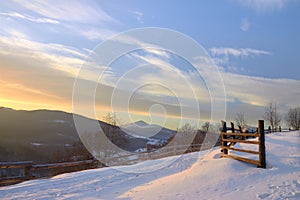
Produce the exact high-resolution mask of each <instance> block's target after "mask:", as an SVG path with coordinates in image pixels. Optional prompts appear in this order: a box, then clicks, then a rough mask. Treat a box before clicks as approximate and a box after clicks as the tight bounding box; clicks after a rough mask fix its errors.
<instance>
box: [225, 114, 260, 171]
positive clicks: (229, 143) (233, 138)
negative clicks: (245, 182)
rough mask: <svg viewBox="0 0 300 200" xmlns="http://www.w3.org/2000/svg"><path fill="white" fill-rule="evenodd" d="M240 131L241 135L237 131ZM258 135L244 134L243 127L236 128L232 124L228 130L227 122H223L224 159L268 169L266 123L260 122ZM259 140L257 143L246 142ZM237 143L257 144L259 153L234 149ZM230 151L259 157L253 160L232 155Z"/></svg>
mask: <svg viewBox="0 0 300 200" xmlns="http://www.w3.org/2000/svg"><path fill="white" fill-rule="evenodd" d="M227 130H231V132H227ZM236 130H238V131H239V133H236V132H235V131H236ZM257 130H258V131H257V133H243V132H242V129H241V127H239V129H235V128H234V124H233V123H232V122H231V127H230V128H227V126H226V122H223V128H222V132H221V135H222V146H221V148H222V152H223V153H222V157H226V158H233V159H236V160H240V161H244V162H248V163H252V164H255V165H257V166H258V167H260V168H266V150H265V130H264V121H263V120H259V121H258V129H257ZM249 137H251V138H257V140H256V141H253V140H245V139H246V138H249ZM236 143H246V144H255V145H258V151H253V150H248V149H239V148H235V147H233V146H234V145H235V144H236ZM229 150H230V151H238V152H243V153H249V154H256V155H258V160H253V159H249V158H245V157H241V156H236V155H231V154H229Z"/></svg>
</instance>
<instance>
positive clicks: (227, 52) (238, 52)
mask: <svg viewBox="0 0 300 200" xmlns="http://www.w3.org/2000/svg"><path fill="white" fill-rule="evenodd" d="M209 51H210V53H211V54H212V55H213V56H226V57H228V56H234V57H247V56H252V55H255V56H259V55H272V53H271V52H269V51H264V50H258V49H251V48H240V49H234V48H228V47H219V48H216V47H213V48H210V49H209Z"/></svg>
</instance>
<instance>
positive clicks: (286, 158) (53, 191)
mask: <svg viewBox="0 0 300 200" xmlns="http://www.w3.org/2000/svg"><path fill="white" fill-rule="evenodd" d="M241 146H243V145H241ZM247 148H248V146H247ZM266 149H267V169H259V168H256V166H255V165H252V164H247V163H243V162H240V161H236V160H232V159H229V158H220V149H219V148H218V149H214V150H213V151H211V152H208V153H207V154H206V155H205V156H204V157H203V158H201V159H199V157H201V156H199V153H191V154H185V155H183V156H181V157H180V156H178V157H175V158H177V159H176V161H175V162H172V164H170V165H169V166H167V167H165V168H163V169H158V166H159V164H160V163H166V162H169V161H171V160H172V159H173V160H175V159H174V157H173V158H164V159H159V160H154V161H145V162H143V163H139V164H136V165H133V166H120V167H114V168H102V169H94V170H86V171H81V172H74V173H68V174H62V175H58V176H56V177H53V178H51V179H42V180H32V181H27V182H23V183H20V184H17V185H12V186H6V187H0V199H212V200H214V199H222V200H223V199H231V200H232V199H251V200H252V199H295V200H296V199H297V200H298V199H300V132H299V131H298V132H289V133H275V134H269V135H266ZM141 169H145V170H144V171H145V173H134V172H135V171H140V170H141ZM125 171H126V172H125ZM128 171H132V173H129V172H128ZM150 171H151V172H150ZM146 172H147V173H146Z"/></svg>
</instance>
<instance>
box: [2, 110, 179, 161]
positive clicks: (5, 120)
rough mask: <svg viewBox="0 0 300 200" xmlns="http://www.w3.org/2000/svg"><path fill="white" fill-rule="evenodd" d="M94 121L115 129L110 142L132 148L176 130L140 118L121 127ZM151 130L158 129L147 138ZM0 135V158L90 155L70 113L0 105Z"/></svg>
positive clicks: (63, 158) (61, 158) (54, 158)
mask: <svg viewBox="0 0 300 200" xmlns="http://www.w3.org/2000/svg"><path fill="white" fill-rule="evenodd" d="M81 117H82V116H81ZM83 118H84V117H83ZM86 119H87V118H86ZM88 120H93V119H88ZM97 122H98V123H100V125H101V127H103V126H105V127H107V126H109V127H111V128H109V129H103V130H111V129H113V130H114V134H115V136H114V138H111V140H112V142H113V143H115V144H116V145H117V146H119V147H120V148H122V149H124V150H127V151H132V152H134V151H137V150H139V149H143V148H145V146H146V144H147V143H148V142H150V141H152V142H153V141H154V142H162V141H165V140H167V139H168V138H170V136H172V135H173V134H175V131H172V130H169V129H166V128H163V127H160V126H158V125H149V124H147V123H145V122H142V121H139V122H136V123H135V124H134V125H133V124H128V125H126V126H124V127H121V129H120V128H119V127H113V126H112V125H109V124H106V123H104V122H101V121H97ZM136 127H139V128H136ZM142 127H144V128H142ZM151 130H152V131H153V130H159V131H158V132H157V134H155V135H153V136H151V137H150V138H147V134H149V132H150V131H151ZM143 134H144V135H143ZM106 135H107V136H108V135H109V134H107V133H106ZM116 136H117V137H116ZM137 136H139V137H137ZM142 136H143V137H142ZM0 138H1V139H0V162H6V161H26V160H32V161H34V162H36V163H51V162H63V161H75V160H84V159H88V158H91V157H92V156H91V155H90V153H89V152H87V150H86V149H85V147H84V146H83V144H82V143H81V140H80V138H79V136H78V134H77V131H76V128H75V124H74V121H73V114H72V113H66V112H62V111H50V110H36V111H24V110H13V109H10V108H3V107H0Z"/></svg>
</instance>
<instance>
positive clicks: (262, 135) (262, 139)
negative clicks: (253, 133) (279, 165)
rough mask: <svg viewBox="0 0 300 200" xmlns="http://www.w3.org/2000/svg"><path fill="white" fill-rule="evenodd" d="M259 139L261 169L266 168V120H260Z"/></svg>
mask: <svg viewBox="0 0 300 200" xmlns="http://www.w3.org/2000/svg"><path fill="white" fill-rule="evenodd" d="M258 137H259V138H258V139H259V163H260V166H259V167H261V168H266V147H265V128H264V120H258Z"/></svg>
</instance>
